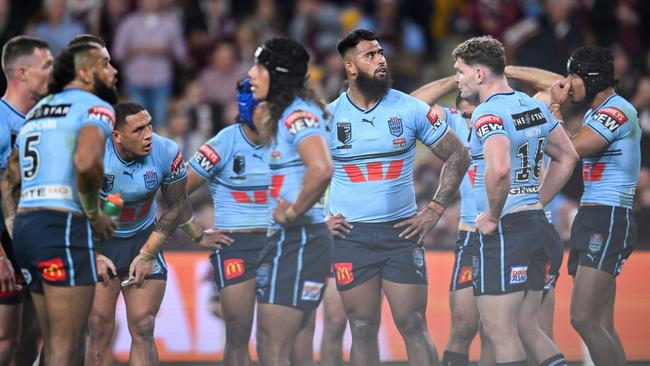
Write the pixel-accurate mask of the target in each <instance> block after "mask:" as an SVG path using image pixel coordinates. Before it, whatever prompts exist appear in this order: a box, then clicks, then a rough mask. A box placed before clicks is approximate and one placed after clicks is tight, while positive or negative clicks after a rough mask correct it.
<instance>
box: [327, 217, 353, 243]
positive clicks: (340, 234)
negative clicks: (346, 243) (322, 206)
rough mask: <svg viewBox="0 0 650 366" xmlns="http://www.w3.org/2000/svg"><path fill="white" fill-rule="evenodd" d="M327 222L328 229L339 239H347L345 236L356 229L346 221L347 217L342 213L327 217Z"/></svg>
mask: <svg viewBox="0 0 650 366" xmlns="http://www.w3.org/2000/svg"><path fill="white" fill-rule="evenodd" d="M325 222H326V223H327V228H328V229H329V230H330V232H331V233H332V235H334V237H335V238H338V239H345V236H346V235H347V234H349V233H350V231H351V230H352V228H353V227H354V226H352V224H350V223H349V222H348V221H347V220H346V219H345V216H343V215H342V214H340V213H339V214H336V215H330V216H327V220H326V221H325Z"/></svg>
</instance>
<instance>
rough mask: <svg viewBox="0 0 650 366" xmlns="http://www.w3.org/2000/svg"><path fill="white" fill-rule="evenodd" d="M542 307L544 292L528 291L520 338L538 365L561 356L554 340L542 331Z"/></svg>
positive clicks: (529, 359) (524, 302)
mask: <svg viewBox="0 0 650 366" xmlns="http://www.w3.org/2000/svg"><path fill="white" fill-rule="evenodd" d="M541 307H542V291H541V290H539V291H530V290H529V291H526V293H525V295H524V301H523V303H522V304H521V310H520V312H519V323H518V327H519V337H520V338H521V342H522V343H523V345H524V348H525V349H526V352H527V353H528V362H529V363H530V362H531V358H532V359H533V361H535V364H536V365H540V364H542V363H543V362H544V361H546V360H548V359H551V358H552V357H554V356H558V355H561V352H560V349H559V348H558V347H557V346H556V345H555V343H554V342H553V340H552V339H551V338H550V337H549V336H548V335H547V334H546V333H545V332H544V331H543V330H542V328H541V327H540V324H539V320H538V319H539V311H540V310H541Z"/></svg>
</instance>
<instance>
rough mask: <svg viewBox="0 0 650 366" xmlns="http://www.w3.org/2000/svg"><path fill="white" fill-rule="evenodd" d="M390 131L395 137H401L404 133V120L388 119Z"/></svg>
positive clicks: (394, 117)
mask: <svg viewBox="0 0 650 366" xmlns="http://www.w3.org/2000/svg"><path fill="white" fill-rule="evenodd" d="M388 129H389V130H390V134H391V135H393V136H395V137H400V136H402V134H403V133H404V127H403V126H402V119H401V118H399V117H397V116H393V117H390V118H389V119H388Z"/></svg>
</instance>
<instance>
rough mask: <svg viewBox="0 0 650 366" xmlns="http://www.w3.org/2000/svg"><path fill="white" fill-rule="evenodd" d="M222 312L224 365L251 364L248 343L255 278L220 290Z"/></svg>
mask: <svg viewBox="0 0 650 366" xmlns="http://www.w3.org/2000/svg"><path fill="white" fill-rule="evenodd" d="M219 296H220V299H221V314H222V317H223V321H224V322H225V323H226V347H225V350H224V356H223V364H224V365H242V366H247V365H250V364H251V357H250V354H249V352H248V345H249V342H250V337H251V329H252V327H253V312H254V310H255V278H251V279H249V280H247V281H244V282H240V283H238V284H235V285H231V286H228V287H226V288H224V289H222V290H221V291H219Z"/></svg>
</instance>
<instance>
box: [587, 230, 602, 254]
mask: <svg viewBox="0 0 650 366" xmlns="http://www.w3.org/2000/svg"><path fill="white" fill-rule="evenodd" d="M602 246H603V236H602V235H601V234H599V233H595V234H593V235H592V236H591V238H590V239H589V251H590V252H592V253H598V252H600V248H602Z"/></svg>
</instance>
